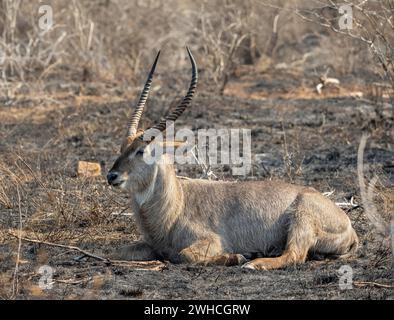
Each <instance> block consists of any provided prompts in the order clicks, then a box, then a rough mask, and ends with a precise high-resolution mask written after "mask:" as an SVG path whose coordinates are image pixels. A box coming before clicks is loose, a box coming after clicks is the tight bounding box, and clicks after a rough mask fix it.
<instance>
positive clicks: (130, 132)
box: [127, 51, 160, 137]
mask: <svg viewBox="0 0 394 320" xmlns="http://www.w3.org/2000/svg"><path fill="white" fill-rule="evenodd" d="M159 56H160V51H159V52H158V53H157V55H156V59H155V62H154V63H153V65H152V68H151V70H150V72H149V75H148V79H146V82H145V86H144V90H142V93H141V96H140V100H139V101H138V104H137V107H136V108H135V110H134V112H133V114H132V115H131V118H130V121H129V123H128V125H127V137H132V136H134V135H135V134H136V133H137V129H138V123H139V122H140V119H141V115H142V112H143V111H144V107H145V103H146V100H147V99H148V95H149V90H150V86H151V84H152V80H153V74H154V73H155V69H156V64H157V61H158V60H159Z"/></svg>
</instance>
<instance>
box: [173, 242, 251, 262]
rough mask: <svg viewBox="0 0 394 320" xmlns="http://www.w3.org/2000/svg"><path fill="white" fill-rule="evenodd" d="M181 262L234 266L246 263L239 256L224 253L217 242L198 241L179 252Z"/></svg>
mask: <svg viewBox="0 0 394 320" xmlns="http://www.w3.org/2000/svg"><path fill="white" fill-rule="evenodd" d="M179 255H180V258H181V262H184V263H195V264H202V265H223V266H234V265H240V264H243V263H244V262H246V259H245V258H244V257H243V256H242V255H241V254H235V253H224V252H223V249H222V246H221V244H220V242H219V241H215V240H211V239H210V240H200V241H197V242H195V243H193V244H192V245H191V246H189V247H187V248H185V249H183V250H182V251H181V252H180V254H179Z"/></svg>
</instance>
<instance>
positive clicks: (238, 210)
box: [110, 137, 358, 269]
mask: <svg viewBox="0 0 394 320" xmlns="http://www.w3.org/2000/svg"><path fill="white" fill-rule="evenodd" d="M138 150H144V152H149V150H150V145H148V143H146V142H144V141H142V140H140V139H137V138H135V137H134V138H129V139H128V140H127V141H126V142H125V143H124V146H123V148H122V154H121V155H120V157H119V158H118V159H117V160H116V162H115V164H114V166H113V168H112V169H111V171H110V172H116V173H117V174H118V179H116V181H114V182H113V183H112V184H114V185H120V186H121V187H122V188H123V189H125V190H127V191H128V192H131V194H132V209H133V211H134V213H135V216H136V221H137V225H138V229H139V231H140V232H141V234H142V237H141V240H140V241H139V242H137V243H134V244H132V246H131V247H129V248H128V249H126V250H125V251H123V253H122V255H123V257H122V258H127V259H131V260H149V259H153V258H159V259H168V260H171V261H181V262H193V263H200V264H222V265H234V264H241V263H244V262H245V257H250V256H253V255H255V254H259V255H262V256H265V257H264V258H257V259H254V260H252V261H250V262H248V263H246V264H244V267H246V268H252V269H276V268H282V267H285V266H288V265H292V264H296V263H302V262H304V261H305V260H306V258H307V255H308V253H320V254H327V255H333V256H341V255H345V254H347V253H349V252H350V251H354V250H355V248H357V243H358V238H357V235H356V233H355V231H354V230H353V228H352V226H351V223H350V220H349V218H348V217H347V215H346V214H345V212H344V211H342V210H341V209H340V208H339V207H337V206H336V205H335V204H334V203H333V202H332V201H330V200H329V199H327V198H326V197H324V196H323V195H321V194H320V193H319V192H317V191H316V190H314V189H313V188H307V187H302V186H296V185H292V184H287V183H283V182H280V181H258V182H224V181H207V180H200V179H180V178H177V177H176V175H175V172H174V169H173V167H172V165H168V164H157V163H155V164H151V165H149V164H147V163H145V162H144V161H143V157H142V156H141V155H139V154H137V153H136V152H137V151H138ZM163 157H166V156H165V155H164V156H163Z"/></svg>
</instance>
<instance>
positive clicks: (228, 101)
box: [0, 0, 394, 299]
mask: <svg viewBox="0 0 394 320" xmlns="http://www.w3.org/2000/svg"><path fill="white" fill-rule="evenodd" d="M343 4H345V5H347V6H348V7H350V8H351V9H352V28H351V29H343V28H341V26H340V22H341V17H343V13H342V14H341V9H340V7H341V5H343ZM43 5H45V6H46V7H44V9H43V7H42V6H43ZM48 6H49V8H50V11H51V13H52V18H53V21H52V22H53V24H52V25H51V26H50V27H49V28H45V26H46V25H47V24H48V20H47V16H46V14H48ZM348 22H349V21H347V23H348ZM43 26H44V27H43ZM393 44H394V1H392V0H385V1H373V0H364V1H361V0H353V1H347V0H344V1H337V0H323V1H315V0H308V1H307V0H297V1H296V0H292V1H282V0H277V1H274V0H243V1H238V0H233V1H231V0H212V1H189V0H185V1H180V0H168V1H158V0H144V1H139V0H132V1H129V0H99V1H93V0H80V1H76V0H73V1H60V0H53V1H45V2H44V1H37V0H35V1H26V0H25V1H24V0H0V298H1V299H32V298H35V299H51V298H54V299H111V298H121V299H146V298H167V299H176V298H222V299H232V298H238V299H246V298H248V299H251V298H255V299H280V298H282V299H293V298H300V299H309V298H310V299H393V297H394V294H393V290H394V287H393V285H394V282H393V273H392V268H393V246H394V245H393V235H392V234H393V230H394V223H393V212H394V197H393V194H394V186H393V182H394V160H393V159H394V151H393V141H394V130H393V123H394V115H393V111H394V108H393V92H394V62H393V61H394V47H393ZM185 45H188V46H189V47H190V48H191V50H192V52H193V54H194V56H195V57H196V60H197V63H198V67H199V72H200V81H199V85H198V89H197V94H196V98H195V99H194V101H193V104H192V106H191V107H190V108H189V109H188V110H186V111H185V113H184V114H183V115H182V117H181V118H180V119H179V120H178V122H177V128H182V127H187V128H190V129H192V130H198V129H209V128H247V129H251V133H252V153H253V157H252V170H251V172H250V173H249V174H248V175H247V176H245V177H233V176H232V175H231V170H230V168H229V167H228V166H225V165H214V166H209V164H205V165H183V166H180V165H178V166H177V167H176V170H177V173H178V174H179V175H183V176H188V177H191V178H195V177H205V178H211V179H216V178H217V179H224V180H233V179H245V180H254V179H283V180H285V181H289V182H294V183H299V184H303V185H310V186H313V187H315V188H316V189H318V190H319V191H321V192H323V193H325V194H326V196H328V197H330V198H331V199H333V200H334V201H335V202H337V203H338V204H339V205H340V206H341V207H342V208H343V209H344V210H345V211H346V212H347V214H348V215H349V217H350V219H351V220H352V223H353V225H354V228H355V229H356V231H357V233H358V235H359V237H360V249H359V251H358V252H357V254H356V256H355V257H352V258H349V259H347V260H327V259H323V260H321V261H317V260H311V261H307V263H305V264H303V265H297V266H294V267H288V268H286V269H282V270H274V271H261V272H253V271H252V270H245V269H241V268H239V267H201V266H194V265H184V264H180V265H175V264H169V263H167V262H152V263H146V264H144V263H133V262H123V261H113V260H110V259H109V258H110V257H111V253H112V252H114V251H116V250H117V248H119V247H120V246H122V245H124V244H127V243H129V242H130V241H133V240H135V239H137V238H138V236H139V234H138V231H137V230H136V227H135V224H134V220H133V213H132V212H131V209H130V208H129V207H128V202H129V199H128V197H130V195H127V194H120V193H118V192H115V191H114V190H113V189H111V188H110V187H109V186H108V185H107V183H106V178H105V175H106V173H107V171H108V169H109V168H110V166H111V165H112V162H113V160H114V159H115V158H116V155H117V153H118V152H119V145H120V142H121V139H122V138H123V135H124V133H125V127H126V123H125V119H126V117H127V116H128V115H129V114H130V113H131V111H132V110H133V107H134V105H135V102H136V100H137V99H138V95H139V93H140V90H141V88H142V85H143V82H144V80H145V78H146V75H147V72H148V70H149V67H150V64H151V63H152V60H153V58H154V56H155V54H156V53H157V51H158V50H159V49H161V50H162V54H161V58H160V63H159V65H158V68H157V72H156V76H155V79H154V82H153V87H152V92H151V95H150V98H149V100H148V103H147V111H146V112H145V114H144V117H143V119H142V121H143V125H144V124H145V125H149V124H152V123H154V122H156V121H157V120H159V119H160V117H161V116H162V115H163V114H164V113H165V112H166V111H167V110H168V108H170V107H171V106H173V105H174V104H176V103H177V102H178V101H179V99H180V98H181V97H182V95H183V94H184V92H185V90H186V88H187V85H188V82H189V79H190V66H189V61H188V59H187V53H186V50H185ZM81 161H84V162H85V163H84V162H81ZM86 162H87V163H86ZM89 163H93V165H92V166H93V167H90V166H89ZM207 170H209V172H212V173H214V175H207ZM344 265H347V266H350V267H351V268H352V272H353V275H352V279H353V282H352V285H351V286H352V288H348V289H345V290H342V289H341V288H340V286H339V283H340V281H341V276H343V273H341V271H340V270H342V269H341V267H342V266H344Z"/></svg>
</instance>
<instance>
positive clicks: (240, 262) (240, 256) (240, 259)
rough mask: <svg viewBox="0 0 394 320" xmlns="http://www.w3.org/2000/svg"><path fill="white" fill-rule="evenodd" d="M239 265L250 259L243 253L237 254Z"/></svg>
mask: <svg viewBox="0 0 394 320" xmlns="http://www.w3.org/2000/svg"><path fill="white" fill-rule="evenodd" d="M237 259H238V265H241V264H242V265H243V266H244V265H245V262H246V261H248V260H247V259H246V258H245V257H244V256H243V255H242V254H237Z"/></svg>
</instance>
